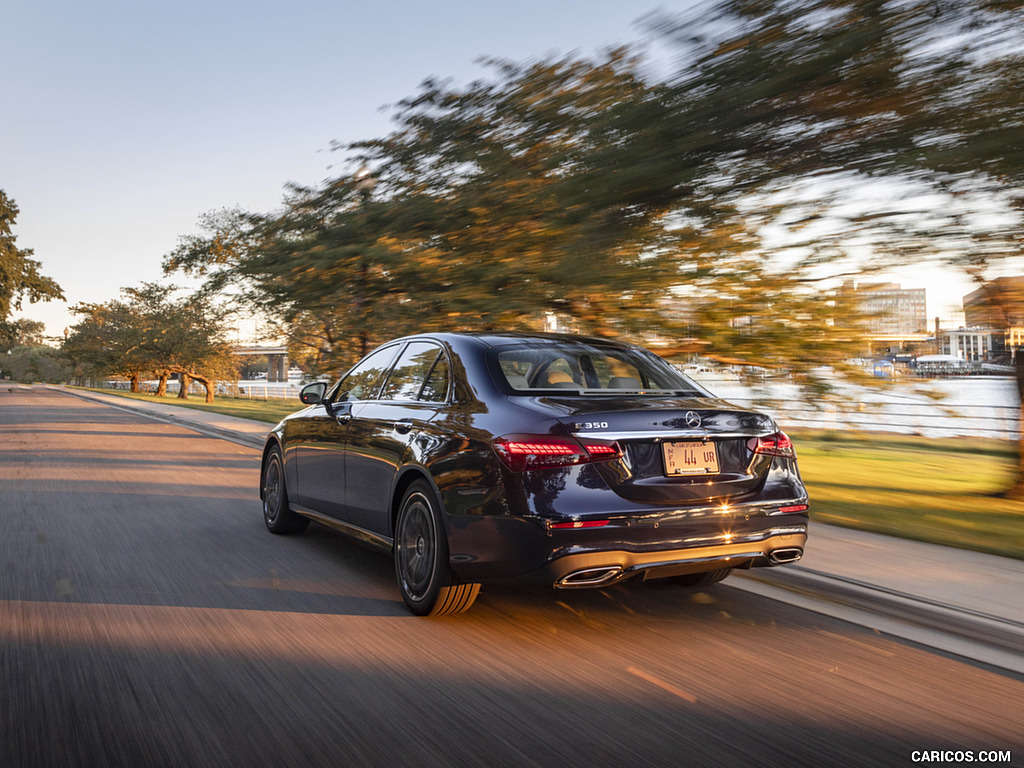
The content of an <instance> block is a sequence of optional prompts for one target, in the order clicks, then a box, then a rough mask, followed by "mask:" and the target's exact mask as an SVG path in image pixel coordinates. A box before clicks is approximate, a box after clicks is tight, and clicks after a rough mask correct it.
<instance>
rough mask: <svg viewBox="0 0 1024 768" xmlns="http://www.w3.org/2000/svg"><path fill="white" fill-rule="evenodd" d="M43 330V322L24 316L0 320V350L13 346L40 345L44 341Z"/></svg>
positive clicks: (44, 326)
mask: <svg viewBox="0 0 1024 768" xmlns="http://www.w3.org/2000/svg"><path fill="white" fill-rule="evenodd" d="M45 330H46V324H45V323H41V322H39V321H38V320H29V319H28V318H25V317H21V318H18V319H17V320H10V321H6V320H0V352H3V351H4V350H7V349H13V348H14V347H41V346H43V344H44V342H45V338H44V336H43V332H44V331H45Z"/></svg>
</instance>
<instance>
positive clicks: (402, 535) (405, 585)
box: [395, 481, 480, 616]
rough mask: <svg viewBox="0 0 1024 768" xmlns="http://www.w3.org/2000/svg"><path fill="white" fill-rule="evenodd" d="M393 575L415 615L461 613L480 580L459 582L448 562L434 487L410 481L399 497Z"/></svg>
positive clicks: (476, 591)
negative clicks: (400, 501)
mask: <svg viewBox="0 0 1024 768" xmlns="http://www.w3.org/2000/svg"><path fill="white" fill-rule="evenodd" d="M395 575H396V576H397V578H398V588H399V589H400V590H401V592H402V600H404V601H405V605H406V607H408V609H409V610H410V611H412V612H413V613H414V614H416V615H417V616H445V615H449V614H453V613H462V612H463V611H465V610H466V609H468V608H469V607H470V606H471V605H472V604H473V601H474V600H476V596H477V594H478V593H479V592H480V585H479V584H462V583H459V582H458V580H457V579H456V578H455V576H454V574H453V573H452V572H451V568H450V567H449V566H448V537H447V535H446V534H445V531H444V525H443V521H442V519H441V510H440V504H438V502H437V500H436V498H435V496H434V492H433V489H432V488H430V486H429V485H427V484H426V483H425V482H422V481H417V482H415V483H413V484H412V485H411V486H410V487H409V490H408V491H406V492H405V496H403V497H402V506H401V508H400V509H399V512H398V520H397V522H396V524H395Z"/></svg>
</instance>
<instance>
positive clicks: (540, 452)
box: [492, 435, 622, 472]
mask: <svg viewBox="0 0 1024 768" xmlns="http://www.w3.org/2000/svg"><path fill="white" fill-rule="evenodd" d="M492 444H493V445H494V452H495V453H497V454H498V457H499V458H500V459H501V460H502V461H503V462H505V464H506V465H507V466H508V468H509V469H511V470H513V471H515V472H524V471H526V470H528V469H550V468H552V467H569V466H572V465H574V464H587V463H589V462H592V461H608V460H610V459H617V458H619V457H620V456H621V455H622V452H621V451H620V450H619V447H618V445H617V444H616V443H610V442H598V441H593V440H587V441H584V442H579V441H577V440H574V439H573V438H571V437H562V436H559V435H505V436H504V437H497V438H495V439H494V442H493V443H492Z"/></svg>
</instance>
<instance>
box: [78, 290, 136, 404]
mask: <svg viewBox="0 0 1024 768" xmlns="http://www.w3.org/2000/svg"><path fill="white" fill-rule="evenodd" d="M71 312H72V314H74V315H77V316H79V317H80V318H81V320H80V321H79V322H77V323H75V324H74V325H72V326H71V329H70V333H69V334H68V337H67V339H65V341H64V345H63V347H62V351H63V353H64V355H65V357H66V358H67V359H68V360H69V362H70V364H71V365H73V366H74V369H75V373H76V375H77V376H78V377H79V378H80V379H85V378H96V377H101V376H111V375H113V376H123V377H124V378H126V379H128V381H129V382H130V387H131V391H132V392H138V391H139V388H140V383H141V381H142V378H143V376H145V375H146V374H147V373H150V372H152V362H153V361H152V360H151V359H150V358H149V357H148V356H147V355H146V354H145V353H144V352H143V351H142V350H141V348H140V344H141V341H142V331H141V328H140V317H139V315H138V313H137V312H135V311H134V310H133V308H132V307H131V306H130V305H128V304H126V303H125V302H121V301H116V300H115V301H109V302H106V303H104V304H87V303H82V304H76V305H75V306H73V307H72V308H71Z"/></svg>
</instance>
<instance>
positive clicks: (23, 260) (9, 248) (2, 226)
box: [0, 189, 64, 322]
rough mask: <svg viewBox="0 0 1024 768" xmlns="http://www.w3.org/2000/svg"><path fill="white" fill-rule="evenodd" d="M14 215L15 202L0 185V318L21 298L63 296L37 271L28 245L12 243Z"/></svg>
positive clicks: (5, 315) (30, 299)
mask: <svg viewBox="0 0 1024 768" xmlns="http://www.w3.org/2000/svg"><path fill="white" fill-rule="evenodd" d="M17 218H18V206H17V205H16V204H15V202H14V200H12V199H11V198H9V197H8V196H7V193H6V192H4V191H3V190H2V189H0V322H5V321H6V320H7V318H8V317H10V315H11V312H12V311H13V310H18V309H21V304H22V301H23V300H24V299H28V301H30V302H32V303H35V302H37V301H50V300H52V299H63V298H64V292H63V291H62V290H61V288H60V286H59V285H57V283H56V282H54V281H53V280H52V279H50V278H49V277H46V276H44V275H41V274H40V273H39V267H40V266H41V265H40V263H39V262H38V261H36V260H35V259H33V258H31V257H32V251H31V249H27V248H18V247H17V245H16V244H15V243H16V241H17V237H16V236H15V235H14V223H15V220H16V219H17Z"/></svg>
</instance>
